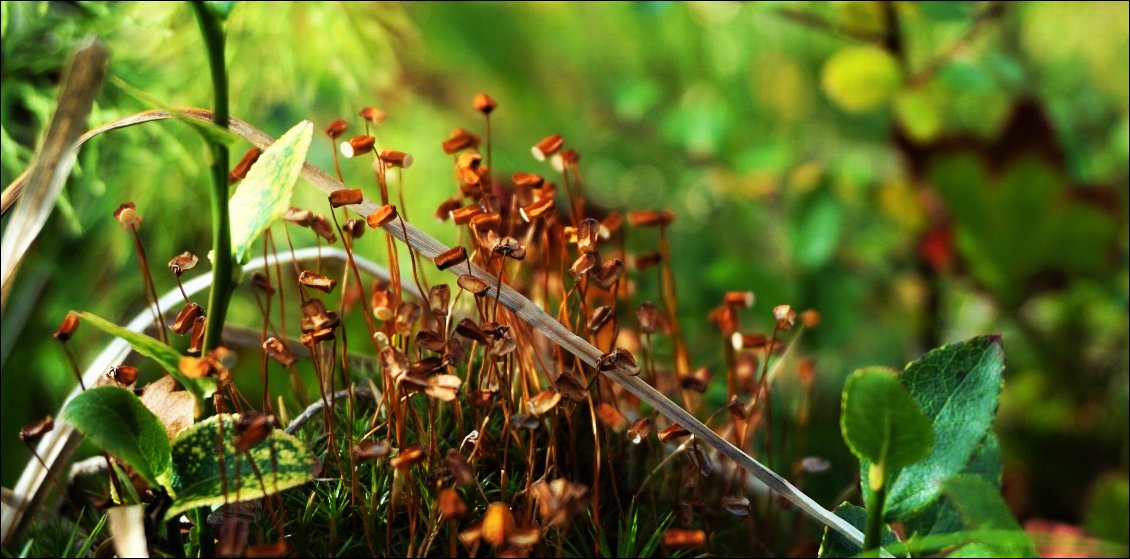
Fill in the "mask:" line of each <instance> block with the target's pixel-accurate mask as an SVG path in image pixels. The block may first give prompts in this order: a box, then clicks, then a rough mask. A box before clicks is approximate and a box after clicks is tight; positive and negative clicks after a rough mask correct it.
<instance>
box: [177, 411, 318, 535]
mask: <svg viewBox="0 0 1130 559" xmlns="http://www.w3.org/2000/svg"><path fill="white" fill-rule="evenodd" d="M238 421H239V415H238V414H222V415H217V416H212V417H210V418H208V419H206V420H204V421H201V422H200V423H197V424H196V425H193V426H192V427H190V428H188V429H186V430H184V431H183V432H181V434H180V435H179V436H177V438H176V440H174V441H173V478H172V490H173V492H174V495H175V499H174V500H173V505H172V507H170V508H169V511H168V512H167V513H165V518H166V519H168V518H174V517H175V516H176V515H178V514H180V513H182V512H184V511H186V510H189V509H194V508H197V507H203V506H211V505H218V504H222V503H224V502H229V503H231V502H238V501H247V500H250V499H258V498H260V497H263V496H265V495H273V494H275V493H278V492H280V491H283V490H285V489H290V488H292V487H297V486H299V485H302V484H304V483H306V482H308V481H310V480H312V479H314V472H315V470H316V468H315V465H316V460H315V458H314V456H313V455H312V454H311V453H310V451H308V450H307V449H306V445H304V444H302V441H300V440H298V439H297V438H295V437H294V436H292V435H288V434H286V433H285V432H283V431H282V430H279V429H275V430H274V431H272V432H271V434H270V435H269V436H267V438H266V439H264V440H263V442H261V443H259V444H258V445H256V446H254V447H252V448H251V450H249V451H248V452H246V453H240V452H237V451H236V449H235V441H236V438H237V436H236V433H235V425H236V422H238ZM221 428H222V430H223V443H224V444H223V448H224V453H223V460H222V463H223V469H222V470H221V466H220V464H221V461H220V459H219V458H220V457H219V454H218V453H217V447H218V446H219V445H218V441H219V440H220V436H219V434H220V430H221ZM162 433H163V431H162ZM249 458H250V460H249ZM252 461H253V462H254V466H252V464H251V462H252ZM256 470H258V471H259V473H260V474H261V475H262V479H261V480H260V478H259V477H258V476H257V475H256V474H255V471H256ZM222 473H223V474H226V475H221V474H222ZM225 487H226V489H227V491H226V493H227V495H226V497H225V495H224V493H225V491H224V489H225Z"/></svg>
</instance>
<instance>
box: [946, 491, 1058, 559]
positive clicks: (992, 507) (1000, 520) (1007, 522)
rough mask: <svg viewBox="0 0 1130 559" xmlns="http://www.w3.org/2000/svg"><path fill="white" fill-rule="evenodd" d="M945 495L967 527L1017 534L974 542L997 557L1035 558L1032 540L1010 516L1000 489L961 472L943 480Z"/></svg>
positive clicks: (1010, 513)
mask: <svg viewBox="0 0 1130 559" xmlns="http://www.w3.org/2000/svg"><path fill="white" fill-rule="evenodd" d="M945 492H946V497H947V498H948V499H949V500H950V502H952V503H953V505H954V508H955V509H957V511H958V512H959V513H960V514H961V519H962V521H963V523H964V524H965V526H966V527H967V528H968V529H970V530H1004V531H1008V532H1012V533H1014V534H1015V535H1016V537H1010V538H992V539H984V540H982V541H978V542H975V543H979V544H981V545H984V546H987V547H989V548H991V549H993V551H995V552H996V553H997V555H996V557H1036V556H1037V555H1036V549H1035V547H1034V546H1033V545H1032V542H1031V541H1029V540H1028V538H1027V537H1026V536H1024V530H1023V528H1021V527H1020V523H1019V522H1017V521H1016V518H1014V517H1013V516H1012V512H1011V511H1010V510H1009V509H1008V505H1006V504H1005V502H1004V499H1003V498H1002V497H1001V494H1000V490H999V489H998V488H997V487H994V486H993V485H992V484H991V483H989V482H988V481H986V480H985V479H983V478H981V477H980V476H976V475H972V474H960V475H957V476H954V477H953V478H951V479H949V480H947V481H946V483H945Z"/></svg>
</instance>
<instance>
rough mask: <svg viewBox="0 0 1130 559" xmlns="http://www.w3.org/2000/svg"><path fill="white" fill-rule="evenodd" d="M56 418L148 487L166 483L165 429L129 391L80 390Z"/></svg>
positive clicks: (106, 387)
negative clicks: (116, 460) (68, 425)
mask: <svg viewBox="0 0 1130 559" xmlns="http://www.w3.org/2000/svg"><path fill="white" fill-rule="evenodd" d="M59 419H60V420H61V421H65V422H67V423H69V424H71V425H72V426H74V428H75V429H77V430H78V431H79V432H80V433H82V434H83V436H85V437H86V439H87V440H89V441H90V442H92V443H94V445H95V446H97V447H98V448H100V449H102V450H104V451H106V452H108V453H110V454H111V455H113V456H114V457H115V458H117V459H118V460H121V461H122V462H125V463H126V464H129V465H130V466H131V467H133V469H134V470H135V471H137V473H138V474H139V475H140V476H141V477H143V478H145V480H146V481H147V482H149V484H150V485H151V486H153V487H157V486H159V485H162V484H163V482H165V481H166V480H165V475H166V473H167V472H168V470H169V464H170V454H169V438H168V437H167V436H166V435H165V426H164V425H162V424H161V420H160V419H157V416H155V415H153V412H151V411H149V409H147V408H146V407H145V405H144V404H142V403H141V400H139V399H138V398H137V396H135V395H134V394H133V393H132V392H130V391H129V390H126V389H124V388H119V387H117V386H98V387H95V388H90V389H88V390H84V391H83V392H80V393H79V394H78V395H77V396H75V397H74V398H72V399H71V401H70V402H68V403H67V405H66V407H64V408H63V413H62V414H60V416H59Z"/></svg>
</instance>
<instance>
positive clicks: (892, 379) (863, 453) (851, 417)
mask: <svg viewBox="0 0 1130 559" xmlns="http://www.w3.org/2000/svg"><path fill="white" fill-rule="evenodd" d="M840 429H841V431H843V436H844V441H845V442H847V445H848V447H849V448H850V449H851V452H852V453H853V454H855V455H856V456H857V457H859V459H860V460H867V461H870V462H873V463H877V464H883V466H884V468H885V469H886V472H887V476H888V477H889V476H892V475H894V474H895V472H896V471H897V470H900V469H902V468H903V467H905V466H908V465H910V464H913V463H915V462H918V461H919V460H921V459H923V458H925V457H926V455H927V454H929V453H930V448H931V447H932V446H933V444H934V432H933V429H932V428H931V427H930V420H929V419H927V418H926V416H925V415H923V413H922V410H921V409H919V408H918V404H917V403H915V401H914V399H913V398H911V397H910V394H908V393H907V391H906V389H905V388H903V386H902V385H901V384H899V380H898V374H897V373H895V372H894V371H892V370H890V369H884V368H881V367H870V368H867V369H860V370H858V371H856V372H855V373H853V374H852V375H851V376H850V377H848V379H847V384H845V385H844V395H843V408H842V412H841V415H840Z"/></svg>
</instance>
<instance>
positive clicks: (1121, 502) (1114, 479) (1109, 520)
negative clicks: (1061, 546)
mask: <svg viewBox="0 0 1130 559" xmlns="http://www.w3.org/2000/svg"><path fill="white" fill-rule="evenodd" d="M1128 503H1130V482H1127V480H1126V477H1125V476H1123V475H1118V474H1107V475H1105V476H1103V477H1101V478H1099V480H1098V481H1097V482H1096V483H1095V485H1094V487H1092V488H1091V497H1090V500H1089V504H1088V506H1087V514H1086V516H1085V518H1084V521H1083V524H1084V526H1086V527H1087V531H1088V532H1090V533H1092V534H1094V535H1096V536H1098V537H1100V538H1103V539H1105V540H1110V541H1115V542H1119V543H1121V544H1122V545H1126V544H1127V543H1128V541H1127V540H1128V539H1130V512H1128V506H1127V504H1128Z"/></svg>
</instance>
